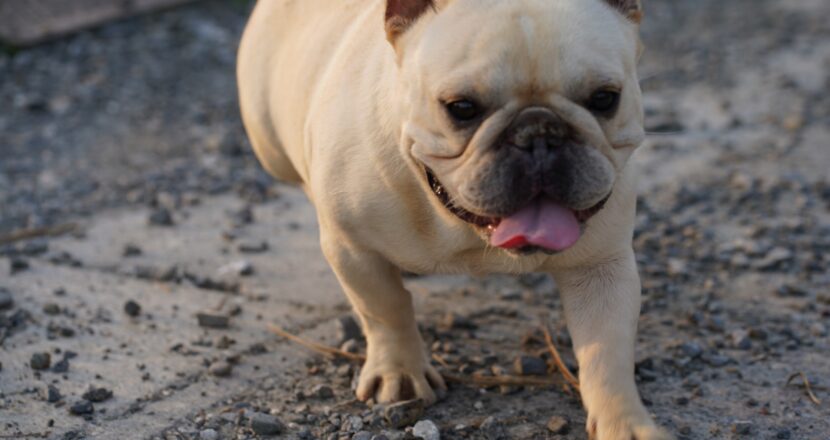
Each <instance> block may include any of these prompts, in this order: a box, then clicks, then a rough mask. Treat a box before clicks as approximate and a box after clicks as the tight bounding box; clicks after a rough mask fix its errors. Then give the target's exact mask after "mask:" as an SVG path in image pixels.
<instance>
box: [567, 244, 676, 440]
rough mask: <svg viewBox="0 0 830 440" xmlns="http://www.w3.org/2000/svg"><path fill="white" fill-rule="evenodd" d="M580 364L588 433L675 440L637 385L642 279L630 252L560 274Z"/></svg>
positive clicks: (609, 438)
mask: <svg viewBox="0 0 830 440" xmlns="http://www.w3.org/2000/svg"><path fill="white" fill-rule="evenodd" d="M554 278H555V279H556V283H557V285H558V286H559V290H560V292H561V295H562V301H563V303H564V307H565V318H566V320H567V323H568V329H569V331H570V333H571V338H572V339H573V344H574V351H575V353H576V358H577V361H578V362H579V383H580V391H581V393H582V401H583V403H584V405H585V408H586V410H587V411H588V423H587V429H588V433H589V436H590V437H591V438H592V439H596V440H632V439H636V440H656V439H671V438H672V436H670V435H668V434H667V433H665V432H664V431H662V430H661V429H659V428H657V427H656V426H655V424H654V422H653V421H652V418H651V416H650V415H649V414H648V412H647V411H646V409H645V407H644V406H643V404H642V402H641V400H640V396H639V394H638V392H637V387H636V384H635V383H634V344H635V342H636V333H637V320H638V317H639V314H640V279H639V276H638V275H637V267H636V262H635V260H634V253H633V252H632V251H631V250H630V249H626V250H624V251H621V252H620V254H618V256H616V257H613V258H609V259H607V260H605V261H604V262H602V263H600V264H594V265H587V266H582V267H579V268H571V269H567V270H560V271H557V272H555V273H554Z"/></svg>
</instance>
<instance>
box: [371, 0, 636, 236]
mask: <svg viewBox="0 0 830 440" xmlns="http://www.w3.org/2000/svg"><path fill="white" fill-rule="evenodd" d="M640 15H641V8H640V3H639V0H388V1H387V11H386V31H387V35H388V38H389V40H390V42H391V43H392V45H393V47H394V50H395V51H396V54H397V57H398V64H399V71H400V77H401V87H402V90H403V91H404V92H403V95H404V96H402V98H401V99H405V100H407V101H406V108H407V111H408V112H409V113H408V115H407V117H406V121H405V125H404V133H403V139H404V141H403V143H402V145H403V147H404V148H405V154H406V155H407V156H408V157H410V158H412V159H413V161H414V162H415V163H416V164H417V165H418V167H419V168H421V169H422V172H423V174H424V178H425V179H426V181H427V182H428V184H429V186H430V187H431V189H432V190H433V191H434V192H435V193H436V195H437V196H438V197H439V198H441V200H442V201H443V202H444V203H445V205H447V207H448V208H449V209H450V210H451V211H453V212H454V213H455V214H456V215H457V216H459V217H461V218H462V219H463V220H465V221H467V222H469V223H472V224H474V225H475V226H477V227H478V229H479V230H480V231H482V233H483V234H485V235H486V236H487V237H488V240H490V242H491V243H492V244H493V245H495V246H499V247H503V248H507V249H522V250H545V251H552V252H556V251H562V250H565V249H567V248H568V247H570V246H571V245H573V244H574V243H575V242H576V240H577V239H578V238H579V235H580V231H581V225H582V224H583V223H585V222H586V221H587V220H588V218H590V217H591V216H592V215H593V214H594V213H596V212H597V211H598V210H599V209H601V208H602V205H603V203H604V202H605V201H606V200H607V199H608V197H609V195H610V193H611V191H612V188H613V187H614V183H615V181H616V179H617V176H618V175H619V173H620V171H621V170H622V168H623V166H624V165H625V163H626V161H627V160H628V158H629V156H630V155H631V153H632V152H633V151H634V149H635V148H636V147H637V146H638V145H639V144H640V143H641V142H642V140H643V137H644V131H643V124H642V123H643V113H642V105H641V94H640V87H639V84H638V79H637V70H636V63H637V58H638V55H639V50H640V43H639V37H638V23H639V19H640Z"/></svg>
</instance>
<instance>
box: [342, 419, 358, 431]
mask: <svg viewBox="0 0 830 440" xmlns="http://www.w3.org/2000/svg"><path fill="white" fill-rule="evenodd" d="M361 429H363V419H362V418H360V417H358V416H349V417H346V418H345V419H344V420H343V423H342V424H341V425H340V431H341V432H357V431H360V430H361Z"/></svg>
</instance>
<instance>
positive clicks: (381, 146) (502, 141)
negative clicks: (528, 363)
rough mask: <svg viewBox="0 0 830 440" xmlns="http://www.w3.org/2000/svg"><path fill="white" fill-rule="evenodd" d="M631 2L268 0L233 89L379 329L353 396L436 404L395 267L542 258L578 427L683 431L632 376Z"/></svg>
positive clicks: (449, 268)
mask: <svg viewBox="0 0 830 440" xmlns="http://www.w3.org/2000/svg"><path fill="white" fill-rule="evenodd" d="M641 16H642V6H641V4H640V1H639V0H302V1H300V0H267V1H260V2H259V3H258V4H257V5H256V7H255V9H254V11H253V14H252V16H251V18H250V21H249V23H248V25H247V27H246V30H245V32H244V34H243V37H242V41H241V45H240V50H239V63H238V72H237V74H238V81H239V97H240V107H241V112H242V117H243V120H244V124H245V127H246V131H247V133H248V136H249V138H250V140H251V144H252V146H253V148H254V150H255V153H256V155H257V157H258V158H259V160H260V162H261V163H262V165H263V166H264V168H265V169H266V170H267V171H268V172H269V173H270V174H272V175H273V176H275V177H276V178H278V179H280V180H283V181H286V182H291V183H296V184H298V185H300V186H301V187H302V188H303V189H304V191H305V192H306V194H307V195H308V197H309V199H310V200H311V202H312V203H313V204H314V206H315V208H316V212H317V216H318V222H319V226H320V243H321V247H322V250H323V254H324V255H325V257H326V259H327V261H328V262H329V264H330V265H331V267H332V269H333V271H334V273H335V274H336V276H337V278H338V280H339V282H340V284H341V285H342V287H343V289H344V290H345V293H346V295H347V296H348V298H349V300H350V302H351V304H352V305H353V307H354V310H355V311H356V313H357V315H358V316H359V318H360V320H361V323H362V327H363V330H364V333H365V335H366V339H367V342H368V347H367V359H366V362H365V364H364V365H363V368H362V370H361V374H360V378H359V381H358V386H357V390H356V394H357V397H358V399H360V400H364V401H366V400H370V399H374V401H376V402H379V403H389V402H395V401H400V400H404V399H407V398H413V397H414V398H420V399H422V400H423V401H424V402H426V403H427V404H431V403H434V402H436V400H437V399H439V398H440V397H441V396H442V395H443V394H444V393H445V390H446V386H445V383H444V381H443V380H442V377H441V375H440V374H439V373H438V372H437V371H436V369H435V368H433V367H432V366H431V365H430V361H429V359H430V357H429V356H428V355H427V353H426V350H425V347H424V342H423V340H422V338H421V335H420V334H419V331H418V326H417V324H416V321H415V313H414V310H413V303H412V298H411V295H410V293H409V292H408V291H407V290H406V289H405V288H404V286H403V283H402V280H401V272H402V271H409V272H414V273H422V274H426V273H476V274H480V273H493V272H497V273H512V274H521V273H528V272H545V273H549V274H551V275H552V276H553V278H554V280H555V281H556V284H557V286H558V288H559V290H560V292H561V295H562V300H563V304H564V311H565V316H566V321H567V324H568V329H569V331H570V334H571V337H572V340H573V348H574V352H575V354H576V358H577V361H578V363H579V382H580V392H581V395H582V400H583V403H584V406H585V408H586V410H587V413H588V418H587V430H588V433H589V435H590V436H591V437H592V438H596V439H599V440H631V439H632V438H635V439H638V440H655V439H669V438H672V437H671V436H670V435H669V434H667V433H666V432H665V431H664V430H662V429H661V428H659V427H657V426H656V425H655V423H654V421H653V419H652V417H651V416H650V415H649V413H648V411H647V410H646V409H645V407H644V406H643V404H642V402H641V399H640V397H639V394H638V391H637V388H636V385H635V381H634V346H635V335H636V329H637V321H638V315H639V313H640V281H639V277H638V273H637V268H636V263H635V258H634V253H633V250H632V233H633V232H632V231H633V228H634V220H635V209H636V194H635V175H634V174H635V173H634V171H633V170H632V169H631V166H630V165H629V160H628V159H629V157H630V156H631V154H632V152H633V151H635V149H636V148H637V147H638V146H639V145H640V144H641V143H642V142H643V139H644V136H645V134H644V129H643V110H642V103H641V92H640V88H639V83H638V77H637V61H638V58H639V56H640V53H641V50H642V49H641V43H640V38H639V22H640V19H641Z"/></svg>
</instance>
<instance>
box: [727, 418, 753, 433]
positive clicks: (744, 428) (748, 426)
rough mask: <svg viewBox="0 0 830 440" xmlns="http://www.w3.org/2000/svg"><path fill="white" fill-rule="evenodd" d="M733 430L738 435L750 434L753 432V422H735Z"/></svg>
mask: <svg viewBox="0 0 830 440" xmlns="http://www.w3.org/2000/svg"><path fill="white" fill-rule="evenodd" d="M732 432H733V433H735V434H737V435H749V433H750V432H752V423H751V422H744V421H741V422H735V423H733V424H732Z"/></svg>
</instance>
